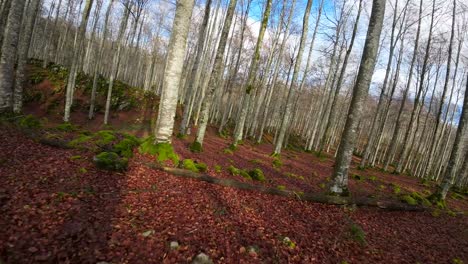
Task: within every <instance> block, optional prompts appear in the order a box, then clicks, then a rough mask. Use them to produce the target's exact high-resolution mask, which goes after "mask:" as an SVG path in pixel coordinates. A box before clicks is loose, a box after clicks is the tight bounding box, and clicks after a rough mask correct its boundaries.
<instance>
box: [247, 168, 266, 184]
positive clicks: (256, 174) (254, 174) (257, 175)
mask: <svg viewBox="0 0 468 264" xmlns="http://www.w3.org/2000/svg"><path fill="white" fill-rule="evenodd" d="M249 175H250V177H251V178H252V180H255V181H261V182H263V181H265V175H264V174H263V171H262V170H261V169H259V168H256V169H253V170H251V171H249Z"/></svg>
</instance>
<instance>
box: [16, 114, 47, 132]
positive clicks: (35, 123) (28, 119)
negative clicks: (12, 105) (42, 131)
mask: <svg viewBox="0 0 468 264" xmlns="http://www.w3.org/2000/svg"><path fill="white" fill-rule="evenodd" d="M18 124H19V126H20V127H22V128H27V129H37V128H41V127H42V122H41V121H40V120H39V119H38V118H36V117H34V116H32V115H27V116H25V117H23V118H21V119H20V120H19V122H18Z"/></svg>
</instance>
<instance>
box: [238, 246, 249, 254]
mask: <svg viewBox="0 0 468 264" xmlns="http://www.w3.org/2000/svg"><path fill="white" fill-rule="evenodd" d="M246 251H247V250H246V249H245V247H241V248H240V249H239V253H241V254H244V253H245V252H246Z"/></svg>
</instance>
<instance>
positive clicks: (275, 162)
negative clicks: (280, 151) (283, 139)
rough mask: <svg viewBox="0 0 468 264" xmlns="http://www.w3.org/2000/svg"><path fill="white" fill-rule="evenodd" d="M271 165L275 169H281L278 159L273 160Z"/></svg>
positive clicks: (281, 164)
mask: <svg viewBox="0 0 468 264" xmlns="http://www.w3.org/2000/svg"><path fill="white" fill-rule="evenodd" d="M272 164H273V167H275V168H277V169H278V168H281V166H283V162H282V161H281V160H280V159H279V158H275V159H273V162H272Z"/></svg>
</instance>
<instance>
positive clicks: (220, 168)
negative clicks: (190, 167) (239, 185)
mask: <svg viewBox="0 0 468 264" xmlns="http://www.w3.org/2000/svg"><path fill="white" fill-rule="evenodd" d="M214 170H215V172H217V173H220V172H221V171H222V170H223V168H222V167H221V166H220V165H215V166H214Z"/></svg>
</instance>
